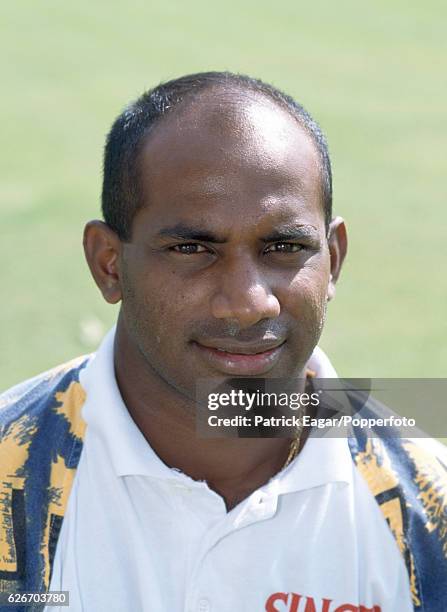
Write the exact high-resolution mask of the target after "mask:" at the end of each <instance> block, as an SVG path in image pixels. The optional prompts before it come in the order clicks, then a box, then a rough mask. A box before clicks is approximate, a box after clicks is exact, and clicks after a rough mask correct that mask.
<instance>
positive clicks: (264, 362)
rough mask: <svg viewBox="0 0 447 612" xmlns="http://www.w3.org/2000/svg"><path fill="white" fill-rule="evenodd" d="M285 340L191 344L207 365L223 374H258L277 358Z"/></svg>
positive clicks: (263, 372)
mask: <svg viewBox="0 0 447 612" xmlns="http://www.w3.org/2000/svg"><path fill="white" fill-rule="evenodd" d="M284 344H285V341H284V340H283V341H278V340H275V341H273V340H269V341H268V342H267V341H261V342H257V343H237V342H234V341H226V340H219V341H204V342H193V346H194V347H195V348H196V350H197V351H198V352H199V354H200V356H201V357H202V358H203V359H205V360H206V361H207V362H208V364H209V365H211V366H212V367H213V368H214V369H217V370H218V371H219V372H222V373H224V374H233V375H243V376H259V375H261V374H265V373H266V372H268V371H269V370H270V369H271V368H272V367H273V366H274V365H275V364H276V363H277V362H278V360H279V358H280V355H281V353H282V351H283V348H284Z"/></svg>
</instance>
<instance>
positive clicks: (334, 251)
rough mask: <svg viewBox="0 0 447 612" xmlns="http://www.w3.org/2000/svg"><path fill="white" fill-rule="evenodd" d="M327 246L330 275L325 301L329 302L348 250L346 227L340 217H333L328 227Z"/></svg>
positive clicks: (333, 294) (333, 293)
mask: <svg viewBox="0 0 447 612" xmlns="http://www.w3.org/2000/svg"><path fill="white" fill-rule="evenodd" d="M328 246H329V253H330V257H331V275H330V278H329V284H328V289H327V299H328V301H329V300H332V298H333V297H334V296H335V283H336V282H337V280H338V277H339V276H340V270H341V267H342V265H343V261H344V259H345V257H346V252H347V250H348V237H347V234H346V225H345V222H344V221H343V219H342V218H341V217H335V219H332V221H331V223H330V225H329V233H328Z"/></svg>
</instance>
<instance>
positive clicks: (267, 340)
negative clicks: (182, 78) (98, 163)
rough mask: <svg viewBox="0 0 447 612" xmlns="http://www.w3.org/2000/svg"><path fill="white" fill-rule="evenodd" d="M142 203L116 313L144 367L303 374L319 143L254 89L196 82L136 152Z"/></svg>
mask: <svg viewBox="0 0 447 612" xmlns="http://www.w3.org/2000/svg"><path fill="white" fill-rule="evenodd" d="M140 180H141V187H142V193H143V198H144V206H143V208H142V209H141V210H140V211H139V212H138V213H137V215H136V217H135V219H134V222H133V226H132V239H131V241H130V243H125V244H123V249H122V252H121V261H120V267H121V288H122V316H123V320H124V323H125V328H126V330H127V333H128V335H129V340H130V341H131V342H132V343H133V344H134V345H135V346H136V348H138V350H139V352H140V354H141V355H143V357H144V360H145V361H146V362H147V364H148V365H150V367H151V370H152V372H154V373H155V374H156V375H157V376H160V377H161V378H162V379H164V380H165V381H166V382H168V383H169V384H170V385H171V386H174V387H175V388H176V389H177V390H179V391H181V392H182V393H184V394H186V395H187V396H189V397H193V396H194V390H195V381H196V379H198V378H205V377H218V378H222V379H223V378H228V377H236V376H244V377H247V376H257V377H275V378H276V377H290V376H294V375H295V376H297V375H299V374H301V372H302V370H303V368H304V366H305V364H306V362H307V360H308V358H309V357H310V354H311V353H312V350H313V348H314V347H315V345H316V344H317V342H318V339H319V337H320V334H321V331H322V327H323V322H324V318H325V311H326V302H327V292H328V283H329V275H330V256H329V250H328V244H327V240H326V232H325V222H324V212H323V207H322V195H321V179H320V172H319V167H318V157H317V153H316V150H315V147H314V145H313V143H312V141H311V140H310V138H309V137H308V136H307V135H306V133H305V132H304V131H303V130H302V128H301V127H300V126H299V125H298V123H297V122H296V120H294V119H293V118H292V117H291V116H289V115H288V114H287V113H286V112H285V111H283V110H282V109H280V108H279V107H278V106H276V105H274V104H273V103H272V102H270V101H269V100H267V99H265V98H264V97H261V96H257V95H255V94H247V93H245V94H244V93H236V94H235V93H234V92H226V91H225V90H222V89H221V90H218V91H217V92H216V91H206V92H204V93H203V94H201V95H200V97H199V98H198V99H197V100H196V101H195V102H194V103H191V104H189V105H187V107H186V108H184V109H179V110H175V111H174V112H173V113H172V114H171V115H170V116H168V117H167V118H166V119H164V120H162V121H161V122H160V123H159V124H158V125H157V126H156V128H155V130H154V131H153V132H152V134H151V135H150V136H149V138H148V140H147V142H146V144H145V146H144V148H143V151H142V154H141V158H140Z"/></svg>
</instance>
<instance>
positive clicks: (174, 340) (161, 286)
mask: <svg viewBox="0 0 447 612" xmlns="http://www.w3.org/2000/svg"><path fill="white" fill-rule="evenodd" d="M172 277H173V278H166V275H164V274H157V275H153V276H148V275H147V274H146V275H140V276H135V277H134V278H131V279H129V278H128V279H127V281H126V282H125V283H124V287H123V310H124V313H125V314H126V319H127V321H128V322H129V324H130V325H132V326H133V327H134V328H135V329H136V331H137V333H138V336H139V338H140V340H142V341H143V342H144V345H145V347H146V349H149V348H150V347H151V346H152V347H155V348H156V349H157V350H158V351H162V352H167V351H169V352H171V351H172V350H173V347H175V346H177V347H178V343H179V337H180V336H183V335H184V330H185V323H186V321H187V320H188V317H189V315H190V314H191V310H192V306H191V296H190V295H188V294H187V292H186V291H185V290H184V287H182V286H180V284H179V283H176V282H175V281H176V279H175V276H174V275H172Z"/></svg>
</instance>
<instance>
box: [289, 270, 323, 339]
mask: <svg viewBox="0 0 447 612" xmlns="http://www.w3.org/2000/svg"><path fill="white" fill-rule="evenodd" d="M328 280H329V272H327V273H326V271H322V270H319V271H316V270H315V269H312V268H311V267H310V266H309V267H305V268H302V269H301V270H300V272H299V273H298V274H297V275H296V276H295V277H294V278H293V280H292V281H291V282H290V283H289V285H288V287H287V288H286V290H285V291H284V294H283V299H281V303H282V306H283V310H284V311H286V312H287V314H289V315H290V316H291V317H292V318H293V319H295V320H296V321H299V322H300V323H301V324H303V327H304V329H308V330H309V331H311V330H312V331H314V330H315V331H316V330H317V329H319V330H320V331H321V329H320V328H321V326H322V324H323V322H324V318H325V313H326V301H327V300H326V297H327V286H328Z"/></svg>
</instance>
